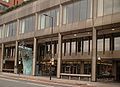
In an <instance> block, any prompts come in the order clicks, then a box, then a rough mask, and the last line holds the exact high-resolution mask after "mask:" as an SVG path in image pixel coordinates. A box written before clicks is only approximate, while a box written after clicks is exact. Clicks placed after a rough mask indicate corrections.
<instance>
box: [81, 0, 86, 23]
mask: <svg viewBox="0 0 120 87" xmlns="http://www.w3.org/2000/svg"><path fill="white" fill-rule="evenodd" d="M86 18H87V0H81V1H80V21H81V20H85V19H86Z"/></svg>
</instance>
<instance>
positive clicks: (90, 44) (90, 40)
mask: <svg viewBox="0 0 120 87" xmlns="http://www.w3.org/2000/svg"><path fill="white" fill-rule="evenodd" d="M90 52H92V40H90Z"/></svg>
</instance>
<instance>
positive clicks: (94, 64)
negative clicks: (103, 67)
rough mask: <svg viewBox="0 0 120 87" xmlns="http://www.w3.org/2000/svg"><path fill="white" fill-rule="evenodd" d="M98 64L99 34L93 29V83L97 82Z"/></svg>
mask: <svg viewBox="0 0 120 87" xmlns="http://www.w3.org/2000/svg"><path fill="white" fill-rule="evenodd" d="M96 63H97V32H96V29H95V28H93V36H92V78H91V81H93V82H95V81H96Z"/></svg>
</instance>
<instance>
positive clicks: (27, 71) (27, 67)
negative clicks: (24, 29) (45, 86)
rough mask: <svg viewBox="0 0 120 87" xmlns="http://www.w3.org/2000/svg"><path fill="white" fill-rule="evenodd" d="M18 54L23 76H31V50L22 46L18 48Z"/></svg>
mask: <svg viewBox="0 0 120 87" xmlns="http://www.w3.org/2000/svg"><path fill="white" fill-rule="evenodd" d="M19 52H20V55H21V59H22V60H21V61H22V63H23V74H24V75H32V63H33V61H32V59H33V58H32V57H33V56H32V48H29V47H26V46H25V45H24V44H22V45H20V46H19Z"/></svg>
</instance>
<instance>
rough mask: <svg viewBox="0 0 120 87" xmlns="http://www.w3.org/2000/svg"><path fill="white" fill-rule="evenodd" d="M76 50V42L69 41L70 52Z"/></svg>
mask: <svg viewBox="0 0 120 87" xmlns="http://www.w3.org/2000/svg"><path fill="white" fill-rule="evenodd" d="M75 52H76V42H71V53H75Z"/></svg>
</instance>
